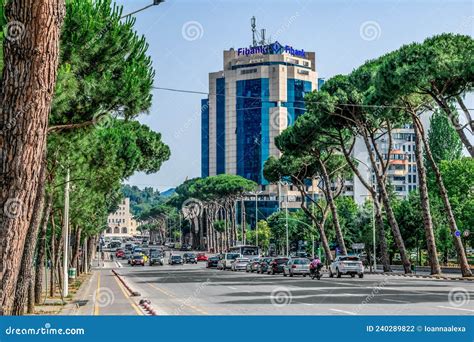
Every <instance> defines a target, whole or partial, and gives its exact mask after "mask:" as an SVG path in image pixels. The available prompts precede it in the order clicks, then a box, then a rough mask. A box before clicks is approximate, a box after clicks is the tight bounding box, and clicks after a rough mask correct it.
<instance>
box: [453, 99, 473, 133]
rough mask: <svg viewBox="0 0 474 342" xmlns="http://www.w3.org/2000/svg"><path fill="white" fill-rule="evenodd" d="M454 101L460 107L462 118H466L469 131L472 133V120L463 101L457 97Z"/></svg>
mask: <svg viewBox="0 0 474 342" xmlns="http://www.w3.org/2000/svg"><path fill="white" fill-rule="evenodd" d="M456 101H457V102H458V104H459V106H460V107H461V109H462V111H463V112H464V116H465V117H466V121H467V124H468V126H469V128H470V129H471V133H472V132H474V120H472V117H471V113H470V112H469V109H468V108H467V107H466V105H465V104H464V101H463V100H462V98H461V96H459V95H457V96H456Z"/></svg>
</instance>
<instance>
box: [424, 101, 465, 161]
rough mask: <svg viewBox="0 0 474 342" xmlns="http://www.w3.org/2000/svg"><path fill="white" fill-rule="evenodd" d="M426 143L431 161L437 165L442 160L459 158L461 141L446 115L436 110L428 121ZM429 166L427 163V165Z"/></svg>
mask: <svg viewBox="0 0 474 342" xmlns="http://www.w3.org/2000/svg"><path fill="white" fill-rule="evenodd" d="M428 143H429V145H430V149H431V153H432V155H433V159H434V160H435V162H436V163H437V164H439V163H440V162H441V161H442V160H455V159H459V158H461V154H462V143H461V139H459V136H458V135H457V133H456V130H455V129H454V128H453V126H452V125H451V123H450V122H449V119H448V118H447V117H446V115H443V114H442V113H441V112H440V111H439V110H436V111H435V112H434V113H433V115H432V116H431V119H430V129H429V131H428ZM427 165H429V163H427Z"/></svg>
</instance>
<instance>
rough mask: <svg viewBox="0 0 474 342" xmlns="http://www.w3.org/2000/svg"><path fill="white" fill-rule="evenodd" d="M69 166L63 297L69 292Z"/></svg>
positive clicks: (67, 174)
mask: <svg viewBox="0 0 474 342" xmlns="http://www.w3.org/2000/svg"><path fill="white" fill-rule="evenodd" d="M69 174H70V173H69V168H68V169H67V173H66V186H65V189H64V226H63V230H64V232H63V234H64V253H63V254H64V255H63V298H66V297H67V296H68V294H69V278H68V276H69V274H68V254H69V178H70V176H69Z"/></svg>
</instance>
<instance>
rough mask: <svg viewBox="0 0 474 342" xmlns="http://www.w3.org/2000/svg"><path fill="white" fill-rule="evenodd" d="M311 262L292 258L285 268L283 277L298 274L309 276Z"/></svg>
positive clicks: (306, 259)
mask: <svg viewBox="0 0 474 342" xmlns="http://www.w3.org/2000/svg"><path fill="white" fill-rule="evenodd" d="M310 263H311V261H310V260H309V259H308V258H291V259H290V260H288V262H287V263H286V264H285V266H283V275H284V276H285V277H286V276H288V275H289V276H290V277H293V276H294V275H296V274H300V275H303V277H306V276H307V275H308V274H309V264H310Z"/></svg>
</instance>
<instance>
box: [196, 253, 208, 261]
mask: <svg viewBox="0 0 474 342" xmlns="http://www.w3.org/2000/svg"><path fill="white" fill-rule="evenodd" d="M197 261H207V255H206V254H204V253H198V254H197Z"/></svg>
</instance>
